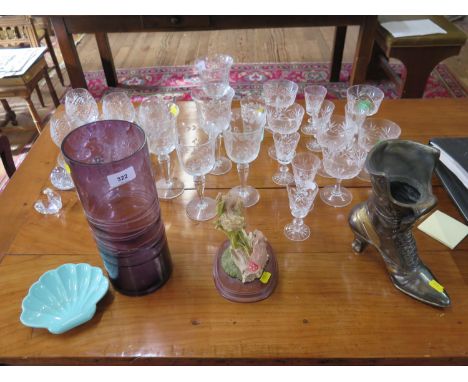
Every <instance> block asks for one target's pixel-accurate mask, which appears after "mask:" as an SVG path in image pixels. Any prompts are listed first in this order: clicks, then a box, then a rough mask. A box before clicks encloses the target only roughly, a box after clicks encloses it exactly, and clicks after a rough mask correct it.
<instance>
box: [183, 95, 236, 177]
mask: <svg viewBox="0 0 468 382" xmlns="http://www.w3.org/2000/svg"><path fill="white" fill-rule="evenodd" d="M191 94H192V99H193V100H194V101H195V104H196V106H197V113H198V118H199V120H200V123H201V124H202V127H203V129H204V130H205V131H206V132H207V133H208V134H209V135H211V136H213V137H214V138H215V139H217V141H218V142H217V150H216V160H215V166H214V167H213V169H212V170H211V172H210V174H211V175H223V174H226V173H228V172H229V171H230V170H231V168H232V163H231V161H230V160H229V159H228V158H226V157H225V156H223V155H222V154H221V152H222V147H223V132H224V131H225V130H226V129H227V128H228V127H229V121H230V119H231V104H232V99H233V98H234V94H235V92H234V89H233V88H231V87H228V88H227V90H226V91H225V93H224V95H223V96H221V97H218V98H213V97H211V96H210V95H208V94H207V93H205V91H204V89H203V88H194V89H192V93H191Z"/></svg>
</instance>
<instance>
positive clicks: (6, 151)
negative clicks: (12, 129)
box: [0, 100, 16, 178]
mask: <svg viewBox="0 0 468 382" xmlns="http://www.w3.org/2000/svg"><path fill="white" fill-rule="evenodd" d="M2 101H3V100H2ZM0 155H1V157H2V162H3V166H4V167H5V171H6V173H7V175H8V177H9V178H11V177H12V176H13V174H14V173H15V171H16V166H15V162H14V161H13V155H12V154H11V146H10V141H9V140H8V137H7V136H6V135H0Z"/></svg>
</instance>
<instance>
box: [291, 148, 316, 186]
mask: <svg viewBox="0 0 468 382" xmlns="http://www.w3.org/2000/svg"><path fill="white" fill-rule="evenodd" d="M291 165H292V168H293V174H294V182H295V183H296V185H297V187H301V188H312V187H313V185H314V184H315V183H314V179H315V175H316V174H317V171H318V169H319V168H320V158H319V157H318V156H317V155H315V154H312V153H311V152H301V153H296V155H294V158H293V160H292V162H291Z"/></svg>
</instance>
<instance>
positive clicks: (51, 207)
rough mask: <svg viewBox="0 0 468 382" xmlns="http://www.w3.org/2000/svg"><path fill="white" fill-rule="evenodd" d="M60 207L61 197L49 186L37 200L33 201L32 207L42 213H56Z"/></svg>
mask: <svg viewBox="0 0 468 382" xmlns="http://www.w3.org/2000/svg"><path fill="white" fill-rule="evenodd" d="M61 208H62V198H61V197H60V195H59V194H58V193H57V192H55V191H53V190H51V189H50V188H46V189H45V190H43V191H42V195H41V197H40V198H39V200H37V201H36V203H34V209H35V210H36V211H37V212H39V213H40V214H42V215H53V214H58V213H59V212H60V209H61Z"/></svg>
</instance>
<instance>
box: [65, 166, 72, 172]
mask: <svg viewBox="0 0 468 382" xmlns="http://www.w3.org/2000/svg"><path fill="white" fill-rule="evenodd" d="M65 171H66V172H68V173H69V174H71V170H70V166H69V165H68V164H67V163H65Z"/></svg>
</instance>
